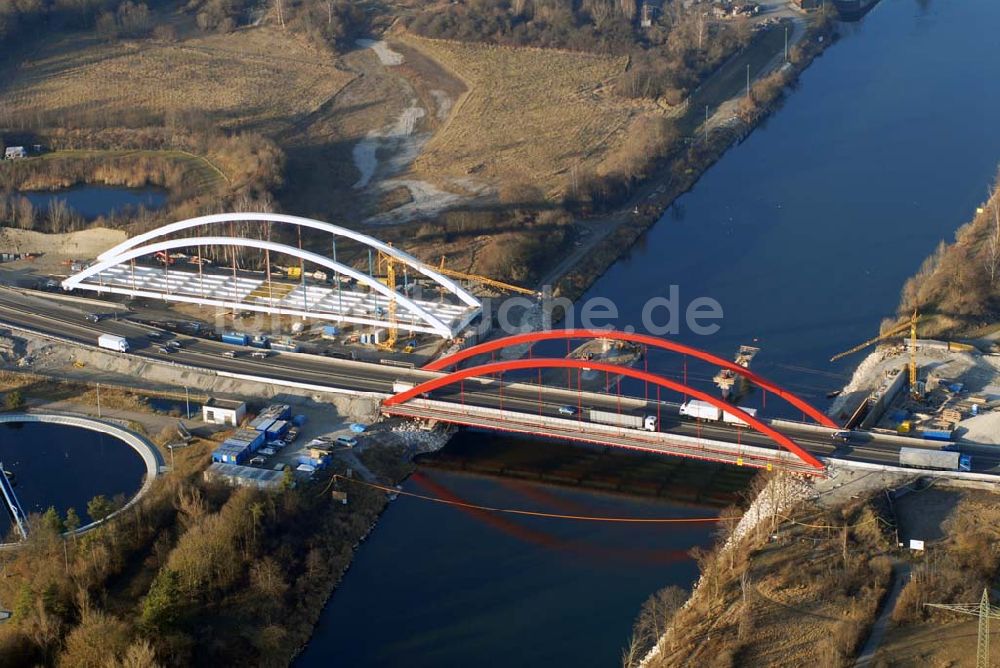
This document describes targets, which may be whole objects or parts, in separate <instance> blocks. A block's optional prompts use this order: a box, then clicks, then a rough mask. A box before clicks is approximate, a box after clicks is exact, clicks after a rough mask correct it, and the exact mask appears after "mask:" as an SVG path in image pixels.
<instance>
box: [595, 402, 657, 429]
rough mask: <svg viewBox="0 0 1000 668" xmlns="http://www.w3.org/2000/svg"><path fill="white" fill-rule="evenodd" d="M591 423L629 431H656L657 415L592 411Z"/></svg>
mask: <svg viewBox="0 0 1000 668" xmlns="http://www.w3.org/2000/svg"><path fill="white" fill-rule="evenodd" d="M590 421H591V422H596V423H597V424H610V425H614V426H616V427H625V428H627V429H642V430H644V431H656V416H655V415H631V414H629V413H612V412H610V411H599V410H595V409H593V408H591V409H590Z"/></svg>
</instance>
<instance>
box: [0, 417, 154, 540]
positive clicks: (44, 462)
mask: <svg viewBox="0 0 1000 668" xmlns="http://www.w3.org/2000/svg"><path fill="white" fill-rule="evenodd" d="M0 462H3V466H4V468H5V469H6V470H8V471H12V472H13V473H14V476H15V477H14V480H15V483H16V484H15V488H14V492H15V493H16V494H17V497H18V499H19V500H20V501H21V505H22V506H23V507H24V510H25V512H27V513H29V514H30V513H42V512H45V510H46V509H47V508H48V507H49V506H55V508H56V510H58V511H59V514H60V515H62V516H65V514H66V510H68V509H69V508H75V509H76V512H77V514H78V515H80V518H81V519H82V520H83V521H85V522H86V521H87V515H86V513H87V502H88V501H90V499H92V498H93V497H94V496H96V495H98V494H103V495H105V496H106V497H108V498H109V499H110V498H112V497H114V496H116V495H118V494H123V495H125V496H126V497H131V496H132V495H133V494H135V492H137V491H138V490H139V486H140V485H141V484H142V478H143V476H144V475H145V473H146V466H145V464H144V463H143V461H142V457H140V456H139V454H138V453H137V452H135V451H134V450H133V449H132V448H130V447H129V446H128V445H126V444H125V443H123V442H122V441H119V440H118V439H116V438H113V437H111V436H108V435H106V434H100V433H97V432H93V431H88V430H86V429H79V428H77V427H68V426H64V425H56V424H45V423H26V424H7V423H4V424H0ZM9 530H10V517H9V515H8V513H7V511H6V510H0V534H3V535H6V534H7V532H8V531H9Z"/></svg>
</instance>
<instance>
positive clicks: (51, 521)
mask: <svg viewBox="0 0 1000 668" xmlns="http://www.w3.org/2000/svg"><path fill="white" fill-rule="evenodd" d="M42 526H43V527H45V528H46V529H48V530H49V531H51V532H52V533H62V532H63V531H65V530H66V526H65V525H64V524H63V521H62V518H61V517H59V511H58V510H56V509H55V507H54V506H49V509H48V510H46V511H45V514H44V515H42Z"/></svg>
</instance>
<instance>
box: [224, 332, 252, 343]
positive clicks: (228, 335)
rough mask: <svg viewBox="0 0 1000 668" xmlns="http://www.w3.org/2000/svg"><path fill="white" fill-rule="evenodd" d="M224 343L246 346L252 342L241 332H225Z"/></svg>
mask: <svg viewBox="0 0 1000 668" xmlns="http://www.w3.org/2000/svg"><path fill="white" fill-rule="evenodd" d="M222 342H223V343H231V344H233V345H236V346H245V345H247V344H248V343H249V342H250V337H249V336H247V335H246V334H240V333H239V332H225V333H224V334H223V335H222Z"/></svg>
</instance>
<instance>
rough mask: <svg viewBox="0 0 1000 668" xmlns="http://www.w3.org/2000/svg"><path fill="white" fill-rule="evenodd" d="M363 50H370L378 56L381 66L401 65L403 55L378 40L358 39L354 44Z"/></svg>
mask: <svg viewBox="0 0 1000 668" xmlns="http://www.w3.org/2000/svg"><path fill="white" fill-rule="evenodd" d="M354 43H355V44H357V45H358V46H360V47H361V48H363V49H371V50H372V51H374V52H375V55H376V56H378V59H379V62H381V63H382V64H383V65H387V66H389V67H392V66H393V65H402V64H403V54H401V53H398V52H396V51H393V50H392V49H390V48H389V45H388V44H386V43H385V42H383V41H381V40H379V41H375V40H373V39H359V40H355V42H354Z"/></svg>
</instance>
